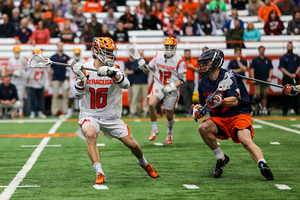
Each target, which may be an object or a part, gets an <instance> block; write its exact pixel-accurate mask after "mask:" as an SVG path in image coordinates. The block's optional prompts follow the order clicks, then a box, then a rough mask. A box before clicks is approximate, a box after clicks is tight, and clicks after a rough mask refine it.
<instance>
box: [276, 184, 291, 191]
mask: <svg viewBox="0 0 300 200" xmlns="http://www.w3.org/2000/svg"><path fill="white" fill-rule="evenodd" d="M275 186H276V187H277V188H278V189H279V190H291V189H292V188H290V187H289V186H287V185H281V184H275Z"/></svg>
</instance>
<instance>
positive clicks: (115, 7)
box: [103, 0, 118, 12]
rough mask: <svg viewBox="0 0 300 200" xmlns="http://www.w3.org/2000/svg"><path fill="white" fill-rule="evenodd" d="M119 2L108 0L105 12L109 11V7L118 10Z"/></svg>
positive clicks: (105, 4) (104, 8) (104, 7)
mask: <svg viewBox="0 0 300 200" xmlns="http://www.w3.org/2000/svg"><path fill="white" fill-rule="evenodd" d="M117 7H118V4H117V3H116V1H114V0H106V1H105V3H104V6H103V12H107V11H108V8H113V9H114V11H115V12H118V8H117Z"/></svg>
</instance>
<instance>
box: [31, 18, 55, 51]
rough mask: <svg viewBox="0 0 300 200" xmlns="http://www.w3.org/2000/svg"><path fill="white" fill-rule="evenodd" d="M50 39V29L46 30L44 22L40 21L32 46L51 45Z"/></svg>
mask: <svg viewBox="0 0 300 200" xmlns="http://www.w3.org/2000/svg"><path fill="white" fill-rule="evenodd" d="M50 38H51V36H50V31H49V29H47V28H44V24H43V21H39V22H38V24H37V27H36V30H35V31H34V32H33V33H32V44H33V45H35V44H49V43H50Z"/></svg>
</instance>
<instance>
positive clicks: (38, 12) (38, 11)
mask: <svg viewBox="0 0 300 200" xmlns="http://www.w3.org/2000/svg"><path fill="white" fill-rule="evenodd" d="M30 18H32V19H33V23H34V24H35V25H37V23H38V22H39V21H40V20H41V19H42V5H41V3H40V2H39V1H37V2H35V4H34V8H33V12H32V13H31V15H30Z"/></svg>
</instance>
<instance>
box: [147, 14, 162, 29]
mask: <svg viewBox="0 0 300 200" xmlns="http://www.w3.org/2000/svg"><path fill="white" fill-rule="evenodd" d="M157 24H159V25H160V28H158V27H157ZM142 25H143V29H144V30H159V29H162V28H163V24H162V22H161V21H160V20H159V19H158V18H157V17H155V16H154V15H152V14H151V10H150V9H147V11H146V15H145V17H144V18H143V24H142Z"/></svg>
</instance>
